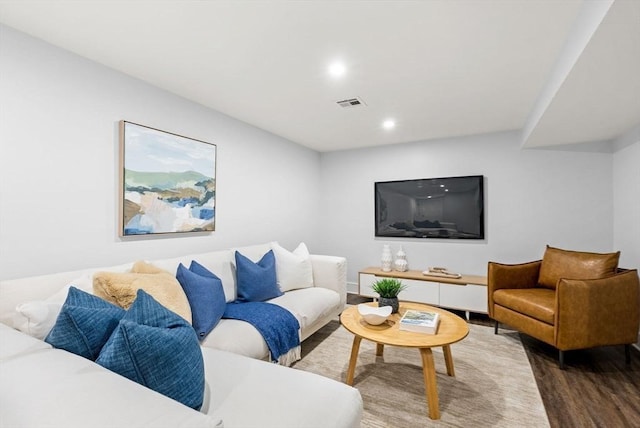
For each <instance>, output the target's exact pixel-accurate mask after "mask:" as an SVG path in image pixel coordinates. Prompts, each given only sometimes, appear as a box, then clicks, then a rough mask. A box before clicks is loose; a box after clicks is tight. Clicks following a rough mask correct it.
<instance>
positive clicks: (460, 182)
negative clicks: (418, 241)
mask: <svg viewBox="0 0 640 428" xmlns="http://www.w3.org/2000/svg"><path fill="white" fill-rule="evenodd" d="M375 210H376V221H375V227H376V236H386V237H402V238H438V239H484V189H483V176H482V175H473V176H467V177H444V178H425V179H420V180H402V181H384V182H376V183H375Z"/></svg>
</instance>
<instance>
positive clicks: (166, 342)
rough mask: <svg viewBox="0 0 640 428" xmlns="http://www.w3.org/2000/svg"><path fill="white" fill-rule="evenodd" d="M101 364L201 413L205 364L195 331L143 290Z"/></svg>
mask: <svg viewBox="0 0 640 428" xmlns="http://www.w3.org/2000/svg"><path fill="white" fill-rule="evenodd" d="M96 363H98V364H100V365H101V366H103V367H106V368H107V369H109V370H111V371H114V372H116V373H118V374H120V375H122V376H124V377H126V378H129V379H131V380H133V381H135V382H138V383H139V384H141V385H144V386H146V387H148V388H150V389H153V390H154V391H156V392H159V393H161V394H164V395H166V396H168V397H170V398H173V399H174V400H177V401H179V402H181V403H182V404H184V405H186V406H189V407H191V408H193V409H196V410H199V409H200V407H201V406H202V401H203V398H204V361H203V359H202V351H201V350H200V344H199V343H198V338H197V337H196V333H195V331H194V330H193V327H191V325H190V324H189V323H188V322H187V321H186V320H185V319H184V318H182V317H180V316H179V315H176V314H175V313H174V312H171V311H170V310H168V309H167V308H165V307H164V306H162V305H161V304H160V303H158V302H156V301H155V300H154V299H153V297H151V296H150V295H148V294H147V293H145V292H144V291H143V290H138V292H137V296H136V300H135V301H134V302H133V305H131V308H129V310H128V311H127V313H126V314H125V316H124V317H123V318H122V320H120V323H119V324H118V327H117V328H116V329H115V330H114V332H113V334H112V335H111V337H110V338H109V341H108V342H107V343H106V344H105V345H104V347H103V348H102V351H101V352H100V355H99V356H98V359H97V360H96Z"/></svg>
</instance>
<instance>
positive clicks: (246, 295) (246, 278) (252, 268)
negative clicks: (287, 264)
mask: <svg viewBox="0 0 640 428" xmlns="http://www.w3.org/2000/svg"><path fill="white" fill-rule="evenodd" d="M236 279H237V284H238V298H237V301H238V302H263V301H265V300H268V299H272V298H274V297H278V296H282V295H283V294H284V293H283V292H282V291H280V288H279V287H278V281H277V278H276V258H275V256H274V255H273V250H269V251H268V252H267V253H266V254H265V255H264V256H262V258H261V259H260V261H259V262H258V263H254V262H252V261H251V260H250V259H248V258H247V257H245V256H243V255H242V254H240V253H239V252H238V251H236Z"/></svg>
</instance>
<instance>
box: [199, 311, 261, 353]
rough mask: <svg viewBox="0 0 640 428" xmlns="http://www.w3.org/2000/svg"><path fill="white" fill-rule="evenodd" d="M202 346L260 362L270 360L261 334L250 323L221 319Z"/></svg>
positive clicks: (201, 343)
mask: <svg viewBox="0 0 640 428" xmlns="http://www.w3.org/2000/svg"><path fill="white" fill-rule="evenodd" d="M200 345H201V346H203V347H205V348H212V349H221V350H225V351H229V352H233V353H234V354H239V355H244V356H246V357H250V358H257V359H259V360H266V359H267V358H269V348H268V347H267V343H266V342H265V341H264V339H263V337H262V335H261V334H260V332H259V331H258V330H256V328H255V327H254V326H252V325H251V324H249V323H248V322H244V321H240V320H232V319H225V318H223V319H221V320H220V322H219V323H218V325H216V328H214V329H213V330H211V333H209V334H208V335H207V337H206V338H205V339H204V340H203V341H202V342H200Z"/></svg>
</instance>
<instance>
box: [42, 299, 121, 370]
mask: <svg viewBox="0 0 640 428" xmlns="http://www.w3.org/2000/svg"><path fill="white" fill-rule="evenodd" d="M125 312H126V311H125V310H124V309H122V308H119V307H117V306H115V305H113V304H111V303H109V302H107V301H106V300H102V299H101V298H99V297H97V296H94V295H93V294H89V293H86V292H84V291H82V290H79V289H77V288H76V287H69V292H68V294H67V299H66V300H65V302H64V304H63V305H62V309H61V310H60V313H59V314H58V318H57V320H56V323H55V324H54V326H53V328H52V329H51V331H50V332H49V334H48V335H47V337H46V338H45V339H44V341H45V342H47V343H49V344H51V346H53V347H54V348H60V349H64V350H66V351H69V352H73V353H74V354H77V355H80V356H81V357H85V358H88V359H90V360H95V359H96V358H97V357H98V354H99V353H100V350H101V349H102V347H103V346H104V344H105V343H107V340H109V337H110V336H111V333H112V332H113V330H114V329H115V328H116V327H117V326H118V322H119V321H120V319H121V318H122V317H123V316H124V314H125Z"/></svg>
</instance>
